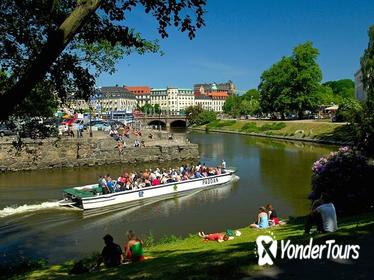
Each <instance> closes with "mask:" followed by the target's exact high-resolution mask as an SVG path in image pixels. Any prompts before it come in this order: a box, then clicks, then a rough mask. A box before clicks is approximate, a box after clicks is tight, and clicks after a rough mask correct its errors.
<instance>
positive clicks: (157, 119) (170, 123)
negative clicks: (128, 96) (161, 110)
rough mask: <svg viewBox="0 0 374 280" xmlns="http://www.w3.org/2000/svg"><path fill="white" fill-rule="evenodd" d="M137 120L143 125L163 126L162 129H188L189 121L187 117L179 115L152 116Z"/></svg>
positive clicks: (137, 118) (141, 117)
mask: <svg viewBox="0 0 374 280" xmlns="http://www.w3.org/2000/svg"><path fill="white" fill-rule="evenodd" d="M135 120H137V121H140V122H141V123H142V124H143V125H157V126H159V125H161V126H162V127H166V128H170V127H187V126H188V120H187V118H186V116H179V115H162V114H160V115H152V116H149V115H147V116H140V117H136V118H135Z"/></svg>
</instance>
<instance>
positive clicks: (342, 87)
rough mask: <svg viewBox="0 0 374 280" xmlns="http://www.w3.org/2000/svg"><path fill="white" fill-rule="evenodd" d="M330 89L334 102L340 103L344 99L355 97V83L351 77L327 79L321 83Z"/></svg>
mask: <svg viewBox="0 0 374 280" xmlns="http://www.w3.org/2000/svg"><path fill="white" fill-rule="evenodd" d="M323 86H328V87H330V88H331V89H332V92H333V95H334V103H336V104H340V103H342V102H343V100H344V99H354V98H355V83H354V82H353V81H352V80H351V79H342V80H337V81H328V82H326V83H324V84H323Z"/></svg>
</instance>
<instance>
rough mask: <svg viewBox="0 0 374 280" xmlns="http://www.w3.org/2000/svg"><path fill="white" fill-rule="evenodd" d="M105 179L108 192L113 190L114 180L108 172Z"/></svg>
mask: <svg viewBox="0 0 374 280" xmlns="http://www.w3.org/2000/svg"><path fill="white" fill-rule="evenodd" d="M106 181H107V182H106V185H107V187H108V190H109V192H111V193H112V192H114V182H113V180H112V178H111V177H110V176H109V174H108V175H107V178H106Z"/></svg>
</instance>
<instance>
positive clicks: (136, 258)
mask: <svg viewBox="0 0 374 280" xmlns="http://www.w3.org/2000/svg"><path fill="white" fill-rule="evenodd" d="M127 239H128V241H127V243H126V244H125V246H124V249H125V252H124V258H125V260H128V261H131V262H142V261H144V250H143V246H144V243H143V241H142V240H141V239H139V238H137V237H136V235H135V233H134V232H133V231H132V230H130V231H129V232H128V233H127Z"/></svg>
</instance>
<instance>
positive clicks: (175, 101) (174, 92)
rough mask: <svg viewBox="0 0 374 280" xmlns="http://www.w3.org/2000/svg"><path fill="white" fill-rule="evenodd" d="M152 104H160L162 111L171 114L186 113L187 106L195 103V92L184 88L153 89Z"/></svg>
mask: <svg viewBox="0 0 374 280" xmlns="http://www.w3.org/2000/svg"><path fill="white" fill-rule="evenodd" d="M150 99H151V102H150V103H151V104H152V105H153V106H154V105H156V104H158V105H160V108H161V111H163V112H164V113H167V114H171V115H181V114H184V112H185V111H186V108H187V107H189V106H193V105H194V92H193V90H192V89H183V88H174V87H168V88H155V89H152V90H151V95H150Z"/></svg>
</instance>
